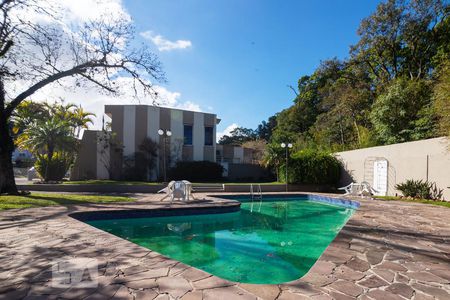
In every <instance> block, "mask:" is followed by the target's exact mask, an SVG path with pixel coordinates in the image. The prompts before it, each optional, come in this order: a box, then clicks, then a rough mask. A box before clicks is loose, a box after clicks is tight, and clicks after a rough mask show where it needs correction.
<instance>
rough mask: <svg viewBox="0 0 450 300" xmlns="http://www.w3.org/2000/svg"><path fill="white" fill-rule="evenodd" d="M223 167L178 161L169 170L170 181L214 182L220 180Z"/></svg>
mask: <svg viewBox="0 0 450 300" xmlns="http://www.w3.org/2000/svg"><path fill="white" fill-rule="evenodd" d="M222 172H223V167H222V166H221V165H220V164H217V163H215V162H210V161H179V162H177V164H176V165H175V167H173V168H171V169H170V170H169V174H168V177H169V178H170V180H189V181H193V182H214V181H220V180H222Z"/></svg>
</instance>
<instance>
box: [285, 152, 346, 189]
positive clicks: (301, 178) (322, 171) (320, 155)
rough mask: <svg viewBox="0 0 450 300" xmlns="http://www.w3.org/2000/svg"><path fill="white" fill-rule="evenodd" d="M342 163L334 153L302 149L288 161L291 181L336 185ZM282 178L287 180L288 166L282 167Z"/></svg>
mask: <svg viewBox="0 0 450 300" xmlns="http://www.w3.org/2000/svg"><path fill="white" fill-rule="evenodd" d="M340 168H341V163H340V161H339V160H338V159H337V158H336V157H334V156H333V155H331V154H329V153H325V152H318V151H314V150H302V151H299V152H296V153H294V154H293V155H291V157H290V158H289V161H288V180H289V183H297V184H300V183H304V184H329V185H333V186H336V185H337V184H338V182H339V179H340V174H341V171H340ZM279 171H280V173H279V175H280V180H281V181H283V182H286V168H285V165H284V164H283V165H282V166H281V167H280V170H279Z"/></svg>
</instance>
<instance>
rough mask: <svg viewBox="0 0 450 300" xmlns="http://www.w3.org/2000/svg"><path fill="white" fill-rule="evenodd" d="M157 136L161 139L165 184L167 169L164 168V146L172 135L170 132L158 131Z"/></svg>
mask: <svg viewBox="0 0 450 300" xmlns="http://www.w3.org/2000/svg"><path fill="white" fill-rule="evenodd" d="M158 134H159V135H160V136H162V138H163V169H164V182H167V167H166V144H167V139H168V138H170V136H171V135H172V131H170V130H162V129H160V130H158Z"/></svg>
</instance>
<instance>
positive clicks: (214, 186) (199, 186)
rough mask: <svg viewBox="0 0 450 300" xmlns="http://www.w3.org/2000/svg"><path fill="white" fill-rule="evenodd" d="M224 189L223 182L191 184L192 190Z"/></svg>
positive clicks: (213, 190)
mask: <svg viewBox="0 0 450 300" xmlns="http://www.w3.org/2000/svg"><path fill="white" fill-rule="evenodd" d="M224 190H225V185H224V184H193V185H192V191H193V192H199V193H202V192H223V191H224Z"/></svg>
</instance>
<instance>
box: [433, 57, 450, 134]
mask: <svg viewBox="0 0 450 300" xmlns="http://www.w3.org/2000/svg"><path fill="white" fill-rule="evenodd" d="M433 92H434V99H435V102H434V107H435V111H436V113H437V114H438V117H439V119H438V124H439V134H444V135H447V136H450V60H447V61H446V62H445V63H443V64H442V66H441V69H440V70H439V76H438V78H437V84H436V85H435V87H434V91H433Z"/></svg>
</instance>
